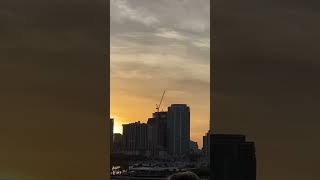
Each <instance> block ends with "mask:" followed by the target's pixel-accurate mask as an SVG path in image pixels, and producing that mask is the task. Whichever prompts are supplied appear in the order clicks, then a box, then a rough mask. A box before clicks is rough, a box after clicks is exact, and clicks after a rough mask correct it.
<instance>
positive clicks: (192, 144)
mask: <svg viewBox="0 0 320 180" xmlns="http://www.w3.org/2000/svg"><path fill="white" fill-rule="evenodd" d="M189 148H190V153H198V151H199V146H198V143H197V142H195V141H190V145H189Z"/></svg>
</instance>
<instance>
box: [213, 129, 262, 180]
mask: <svg viewBox="0 0 320 180" xmlns="http://www.w3.org/2000/svg"><path fill="white" fill-rule="evenodd" d="M210 143H211V152H212V153H211V156H210V161H211V162H210V165H211V170H212V171H211V173H212V174H211V180H255V179H256V157H255V146H254V143H253V142H247V141H246V138H245V136H243V135H231V134H212V135H211V137H210Z"/></svg>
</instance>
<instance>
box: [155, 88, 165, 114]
mask: <svg viewBox="0 0 320 180" xmlns="http://www.w3.org/2000/svg"><path fill="white" fill-rule="evenodd" d="M165 94H166V90H164V91H163V94H162V97H161V100H160V103H159V105H158V104H156V109H157V112H159V110H160V106H161V104H162V101H163V97H164V95H165Z"/></svg>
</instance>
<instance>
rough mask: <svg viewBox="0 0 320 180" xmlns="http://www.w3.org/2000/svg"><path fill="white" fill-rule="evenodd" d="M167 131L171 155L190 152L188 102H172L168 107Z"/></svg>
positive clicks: (181, 154)
mask: <svg viewBox="0 0 320 180" xmlns="http://www.w3.org/2000/svg"><path fill="white" fill-rule="evenodd" d="M167 133H168V136H167V143H168V152H169V154H170V155H174V156H183V155H187V154H189V149H190V147H189V145H190V108H189V107H188V106H187V105H186V104H172V105H171V106H170V107H168V120H167Z"/></svg>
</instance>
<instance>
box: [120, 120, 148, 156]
mask: <svg viewBox="0 0 320 180" xmlns="http://www.w3.org/2000/svg"><path fill="white" fill-rule="evenodd" d="M147 147H148V126H147V124H145V123H140V121H138V122H135V123H130V124H124V125H123V148H124V150H125V151H128V152H135V153H136V152H139V153H141V152H143V151H146V150H147Z"/></svg>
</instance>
